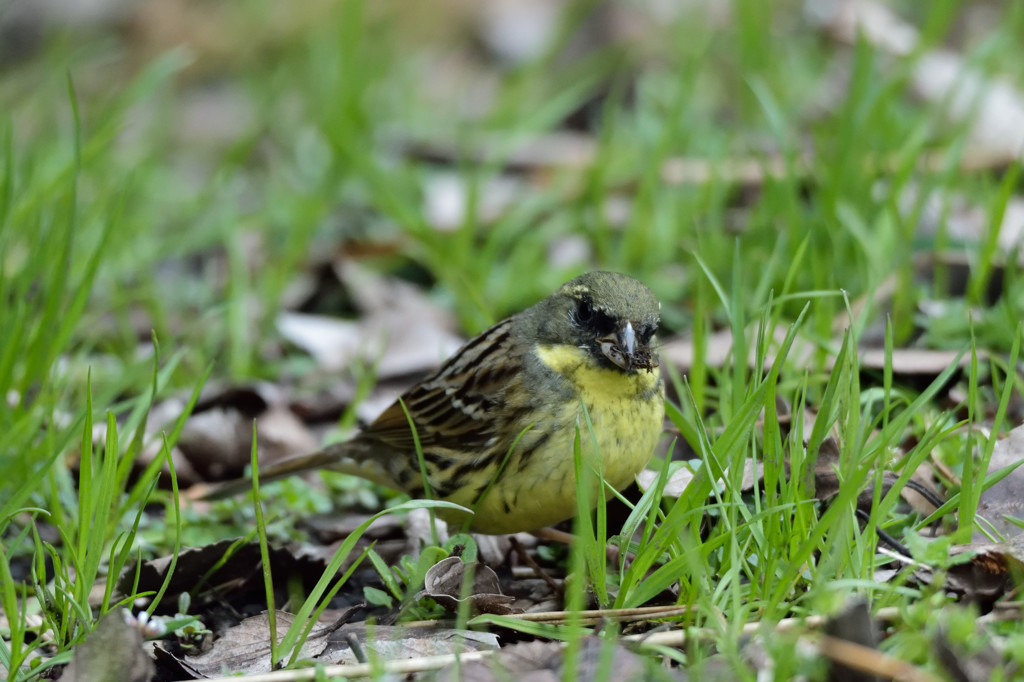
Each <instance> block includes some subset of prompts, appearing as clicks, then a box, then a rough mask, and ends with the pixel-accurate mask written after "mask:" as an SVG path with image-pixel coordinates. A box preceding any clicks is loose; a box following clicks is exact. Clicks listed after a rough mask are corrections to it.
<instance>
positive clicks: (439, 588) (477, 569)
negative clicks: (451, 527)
mask: <svg viewBox="0 0 1024 682" xmlns="http://www.w3.org/2000/svg"><path fill="white" fill-rule="evenodd" d="M467 573H469V574H470V579H471V580H472V582H471V583H470V584H469V585H468V586H465V587H464V585H463V583H464V582H465V581H466V579H467ZM467 589H468V592H469V593H468V594H466V591H467ZM423 594H424V596H427V597H430V598H431V599H433V600H434V601H436V602H437V603H438V604H440V605H441V606H443V607H444V608H446V609H448V610H449V611H452V612H455V611H458V609H459V605H460V604H462V603H465V602H468V603H469V608H470V611H471V612H472V613H493V614H497V615H507V614H510V613H514V612H515V610H514V609H513V608H512V602H514V601H515V597H509V596H506V595H504V594H502V593H501V587H500V585H499V584H498V575H497V574H496V573H495V572H494V571H492V570H491V569H490V568H488V567H487V566H484V565H483V564H479V563H475V562H474V563H466V562H465V561H463V560H462V558H461V557H457V556H452V557H448V558H446V559H442V560H441V561H439V562H437V563H436V564H434V565H433V566H431V567H430V569H429V570H428V571H427V574H426V576H425V578H424V581H423Z"/></svg>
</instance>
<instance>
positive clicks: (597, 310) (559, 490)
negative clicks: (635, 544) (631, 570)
mask: <svg viewBox="0 0 1024 682" xmlns="http://www.w3.org/2000/svg"><path fill="white" fill-rule="evenodd" d="M659 308H660V306H659V304H658V302H657V300H656V299H655V298H654V295H653V294H652V293H651V292H650V290H648V289H647V287H645V286H644V285H642V284H641V283H639V282H637V281H636V280H634V279H632V278H630V277H627V276H625V275H619V274H616V273H606V272H593V273H588V274H586V275H582V276H580V277H577V278H576V279H574V280H572V281H570V282H568V283H567V284H565V285H564V286H563V287H561V288H560V289H559V290H558V291H556V292H555V293H554V294H552V295H551V296H549V297H548V298H546V299H544V300H543V301H541V302H540V303H537V304H536V305H534V306H532V307H530V308H527V309H526V310H524V311H522V312H521V313H518V314H517V315H514V316H512V317H510V318H508V319H506V320H504V321H502V322H499V323H498V324H496V325H494V326H493V327H491V328H489V329H487V330H485V331H484V332H482V333H481V334H479V335H478V336H476V337H474V338H473V339H471V340H470V341H469V342H468V343H466V345H465V346H463V347H462V348H461V349H460V350H459V351H457V352H456V353H455V355H453V356H452V357H451V358H450V359H449V360H448V361H447V362H446V363H445V364H444V365H442V366H441V368H440V369H438V370H437V371H436V372H435V373H434V374H432V375H431V376H429V377H427V378H426V379H424V380H423V381H422V382H420V383H419V384H417V385H415V386H413V387H412V388H411V389H409V390H408V391H406V393H405V394H403V395H402V396H401V397H400V398H399V399H398V400H397V401H396V402H395V403H394V404H393V405H391V407H389V408H388V409H386V410H385V411H384V412H383V413H382V414H381V415H380V417H378V418H377V419H376V420H375V421H373V422H372V423H371V424H369V425H368V426H367V427H366V428H364V429H363V430H362V431H361V432H360V433H359V434H358V435H357V436H356V437H355V438H353V439H352V440H350V441H346V442H343V443H336V444H333V445H329V446H327V447H325V448H324V449H323V450H321V451H319V452H317V453H314V454H312V455H306V456H304V457H298V458H294V459H291V460H286V461H284V462H281V463H280V464H279V465H275V466H272V467H267V468H261V470H260V478H261V480H268V479H273V478H280V477H283V476H287V475H290V474H293V473H297V472H300V471H308V470H311V469H317V468H326V469H332V470H336V471H342V472H345V473H350V474H355V475H358V476H362V477H364V478H368V479H370V480H373V481H376V482H379V483H382V484H384V485H387V486H389V487H392V488H395V489H397V490H403V491H405V492H407V493H409V494H410V495H412V496H414V497H426V496H429V497H432V498H434V499H443V500H448V501H451V502H454V503H456V504H459V505H461V506H464V507H466V508H468V509H472V510H474V512H475V513H474V515H473V517H472V519H471V521H470V527H471V528H472V529H474V530H477V531H479V532H483V533H510V532H516V531H522V530H533V529H537V528H541V527H543V526H547V525H551V524H553V523H557V522H559V521H562V520H564V519H567V518H570V517H572V516H573V515H574V514H575V513H576V480H575V475H574V456H573V444H574V441H575V438H576V433H577V427H578V430H579V434H580V446H581V454H582V455H583V461H584V462H587V463H589V464H590V465H591V466H592V468H593V470H594V471H599V472H600V474H601V476H602V477H603V478H604V480H605V481H606V482H607V483H608V484H609V485H611V486H613V487H614V488H615V489H616V490H621V489H622V488H624V487H626V486H627V485H628V484H629V483H631V482H632V481H633V479H634V477H635V476H636V474H637V473H639V472H640V470H642V469H643V467H644V466H645V464H646V463H647V460H648V459H649V458H650V456H651V453H652V452H653V450H654V448H655V445H656V444H657V440H658V437H659V435H660V434H661V430H662V421H663V419H664V385H663V382H662V380H661V376H660V374H659V370H658V361H657V354H656V353H655V351H654V350H653V346H652V343H653V340H654V339H653V337H654V332H655V331H656V329H657V325H658V322H659ZM584 406H585V411H586V415H584ZM587 418H589V424H590V425H592V428H591V426H588V422H587ZM410 420H411V421H412V423H413V424H415V434H414V432H413V430H412V429H410V426H409V422H410ZM417 441H418V443H417ZM417 444H418V448H419V451H420V452H422V468H421V460H420V457H419V456H418V455H417ZM598 454H599V455H600V457H599V458H598V457H597V456H596V455H598ZM427 488H429V490H427ZM218 496H219V495H218ZM591 499H594V496H593V495H592V496H591ZM444 518H445V519H446V520H448V521H450V522H455V523H460V522H462V521H464V520H465V516H459V515H450V514H449V515H445V516H444Z"/></svg>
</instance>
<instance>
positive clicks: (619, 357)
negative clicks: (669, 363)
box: [597, 320, 658, 372]
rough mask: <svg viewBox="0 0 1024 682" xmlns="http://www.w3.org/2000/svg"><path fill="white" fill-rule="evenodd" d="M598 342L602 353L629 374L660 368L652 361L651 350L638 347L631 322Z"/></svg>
mask: <svg viewBox="0 0 1024 682" xmlns="http://www.w3.org/2000/svg"><path fill="white" fill-rule="evenodd" d="M597 342H598V343H599V344H600V346H601V353H602V354H603V355H604V356H605V357H606V358H608V359H609V360H611V361H612V363H613V364H615V366H616V367H619V368H621V369H623V370H625V371H627V372H629V371H632V370H634V369H646V370H648V371H650V370H651V369H653V368H654V367H657V366H658V365H657V363H656V362H654V361H653V360H652V357H651V352H650V350H649V349H648V348H647V347H645V346H643V345H639V346H638V345H637V342H636V332H634V331H633V323H632V322H630V321H629V320H626V323H625V324H624V325H622V326H621V327H620V328H619V329H618V330H617V331H615V332H613V333H611V334H608V335H607V336H602V337H601V338H599V339H598V340H597Z"/></svg>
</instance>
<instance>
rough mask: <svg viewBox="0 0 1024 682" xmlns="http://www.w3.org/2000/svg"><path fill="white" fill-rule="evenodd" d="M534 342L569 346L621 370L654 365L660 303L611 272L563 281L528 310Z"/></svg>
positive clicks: (634, 282)
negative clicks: (532, 322)
mask: <svg viewBox="0 0 1024 682" xmlns="http://www.w3.org/2000/svg"><path fill="white" fill-rule="evenodd" d="M533 311H535V315H534V320H533V321H534V323H535V324H536V325H537V328H536V334H537V340H538V341H539V342H540V343H543V344H564V345H572V346H576V347H579V348H583V349H586V350H587V351H589V352H590V353H591V355H592V357H593V358H594V360H595V361H596V362H597V363H598V364H600V365H602V366H604V367H607V368H609V369H618V370H621V371H623V372H636V371H640V370H647V371H651V370H653V369H654V368H655V367H657V366H658V354H657V352H656V350H655V348H654V345H653V344H654V334H655V332H657V330H658V323H659V322H660V320H661V304H660V303H658V299H656V298H655V297H654V294H653V293H652V292H651V290H650V289H648V288H647V287H646V286H644V285H643V284H641V283H640V282H638V281H637V280H635V279H633V278H632V277H629V276H627V275H622V274H619V273H616V272H588V273H586V274H584V275H580V276H579V277H577V278H575V279H573V280H570V281H569V282H566V283H565V284H564V285H562V287H561V288H560V289H559V290H558V291H556V292H555V293H553V294H552V295H551V296H549V297H548V298H546V299H544V300H543V301H541V302H540V303H538V304H537V305H536V306H534V308H533V309H531V312H533Z"/></svg>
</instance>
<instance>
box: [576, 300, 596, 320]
mask: <svg viewBox="0 0 1024 682" xmlns="http://www.w3.org/2000/svg"><path fill="white" fill-rule="evenodd" d="M592 319H594V306H593V305H592V304H591V303H590V301H589V300H587V299H585V298H584V299H583V300H581V301H580V302H579V304H578V305H577V306H576V321H577V322H590V321H591V320H592Z"/></svg>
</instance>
